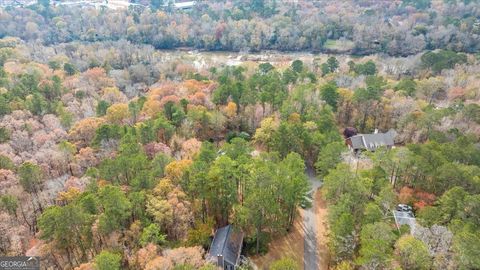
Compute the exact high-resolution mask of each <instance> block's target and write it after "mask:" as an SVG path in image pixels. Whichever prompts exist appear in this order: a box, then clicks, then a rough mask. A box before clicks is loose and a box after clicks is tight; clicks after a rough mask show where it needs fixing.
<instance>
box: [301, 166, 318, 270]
mask: <svg viewBox="0 0 480 270" xmlns="http://www.w3.org/2000/svg"><path fill="white" fill-rule="evenodd" d="M306 173H307V175H308V180H309V182H310V185H311V187H312V190H313V192H317V189H318V188H320V187H321V186H322V182H321V181H320V180H319V179H318V178H316V177H315V172H314V171H313V170H311V169H309V170H307V172H306ZM312 198H313V199H314V200H315V193H313V194H312ZM303 226H304V229H305V239H304V254H303V269H305V270H317V269H318V265H319V262H318V258H319V255H318V248H317V235H316V232H317V228H316V220H315V201H313V203H312V207H311V208H309V209H305V212H304V216H303Z"/></svg>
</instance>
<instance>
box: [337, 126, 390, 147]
mask: <svg viewBox="0 0 480 270" xmlns="http://www.w3.org/2000/svg"><path fill="white" fill-rule="evenodd" d="M396 135H397V132H396V131H395V130H393V129H390V130H389V131H387V132H386V133H379V132H375V133H372V134H356V135H353V136H351V137H348V138H346V139H345V142H346V144H347V145H348V146H349V147H350V148H351V149H352V150H354V151H355V152H357V151H359V150H367V151H375V150H376V149H377V148H379V147H387V148H392V147H393V145H394V144H395V141H394V140H395V136H396Z"/></svg>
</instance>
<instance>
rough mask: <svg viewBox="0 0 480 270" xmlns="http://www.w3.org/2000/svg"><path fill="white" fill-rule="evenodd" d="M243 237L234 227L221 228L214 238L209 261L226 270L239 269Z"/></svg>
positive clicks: (208, 257)
mask: <svg viewBox="0 0 480 270" xmlns="http://www.w3.org/2000/svg"><path fill="white" fill-rule="evenodd" d="M243 236H244V235H243V232H242V231H240V230H238V229H236V228H234V227H233V226H232V225H227V226H225V227H222V228H219V229H218V230H217V231H216V232H215V236H214V237H213V241H212V244H211V246H210V250H209V252H208V255H207V260H209V261H210V262H212V263H214V264H216V265H218V266H219V267H221V268H222V269H225V270H235V269H237V267H238V266H239V264H240V254H241V252H242V245H243Z"/></svg>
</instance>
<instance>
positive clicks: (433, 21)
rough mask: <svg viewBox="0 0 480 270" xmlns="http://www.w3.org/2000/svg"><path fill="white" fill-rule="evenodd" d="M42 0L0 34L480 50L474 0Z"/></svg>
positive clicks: (232, 45)
mask: <svg viewBox="0 0 480 270" xmlns="http://www.w3.org/2000/svg"><path fill="white" fill-rule="evenodd" d="M48 2H49V1H42V2H39V3H38V4H35V5H32V6H28V7H25V8H7V9H4V10H0V25H2V27H1V28H0V37H5V36H13V37H20V38H22V39H23V40H26V41H36V42H40V43H42V44H44V45H51V44H58V43H68V42H72V41H85V42H95V41H117V40H122V39H126V40H128V41H131V42H133V43H136V44H149V45H152V46H153V47H154V48H156V49H173V48H178V47H192V48H196V49H205V50H217V51H218V50H224V51H261V50H281V51H312V52H328V53H352V54H358V55H367V54H374V53H386V54H388V55H392V56H407V55H413V54H416V53H419V52H421V51H423V50H435V49H445V50H453V51H457V52H468V53H476V52H478V51H479V49H480V45H479V44H480V21H479V20H478V18H479V15H480V10H479V8H478V1H477V0H443V1H442V0H436V1H431V0H415V1H412V0H403V1H389V0H387V1H384V0H379V1H341V3H339V2H337V1H276V0H250V1H238V0H232V1H219V0H216V1H198V4H196V5H195V6H194V7H193V8H192V9H191V10H188V11H179V10H175V9H174V8H173V7H172V5H168V1H152V2H150V3H148V2H147V3H143V2H144V1H140V3H142V4H141V5H132V6H130V7H129V8H128V9H126V10H125V9H121V10H115V11H114V10H108V11H106V9H93V8H90V9H88V8H87V9H83V7H79V6H73V5H57V6H52V5H48ZM79 13H81V14H82V15H81V16H78V14H79ZM13 18H14V19H13ZM372 26H375V27H372Z"/></svg>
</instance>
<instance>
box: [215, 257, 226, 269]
mask: <svg viewBox="0 0 480 270" xmlns="http://www.w3.org/2000/svg"><path fill="white" fill-rule="evenodd" d="M217 260H218V262H217V264H218V266H221V267H222V269H223V267H224V265H223V255H222V254H217Z"/></svg>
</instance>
